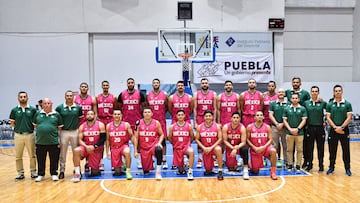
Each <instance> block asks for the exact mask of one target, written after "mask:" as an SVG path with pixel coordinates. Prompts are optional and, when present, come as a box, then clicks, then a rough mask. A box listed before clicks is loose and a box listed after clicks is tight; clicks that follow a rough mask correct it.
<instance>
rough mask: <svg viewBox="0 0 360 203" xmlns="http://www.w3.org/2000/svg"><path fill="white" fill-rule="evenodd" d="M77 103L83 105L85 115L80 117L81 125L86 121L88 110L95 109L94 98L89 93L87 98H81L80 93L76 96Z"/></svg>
mask: <svg viewBox="0 0 360 203" xmlns="http://www.w3.org/2000/svg"><path fill="white" fill-rule="evenodd" d="M74 102H75V104H77V105H79V106H81V109H82V112H83V115H84V116H83V117H81V118H80V121H79V125H81V124H83V123H85V122H86V114H87V112H88V111H90V110H93V109H92V107H93V98H92V97H91V96H90V95H88V96H87V97H86V98H85V99H83V98H81V96H80V95H79V94H78V95H76V96H75V101H74Z"/></svg>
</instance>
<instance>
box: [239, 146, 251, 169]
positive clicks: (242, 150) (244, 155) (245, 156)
mask: <svg viewBox="0 0 360 203" xmlns="http://www.w3.org/2000/svg"><path fill="white" fill-rule="evenodd" d="M240 156H241V158H242V159H243V163H244V165H248V163H249V147H248V146H243V147H241V148H240Z"/></svg>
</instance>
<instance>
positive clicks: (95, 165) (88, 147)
mask: <svg viewBox="0 0 360 203" xmlns="http://www.w3.org/2000/svg"><path fill="white" fill-rule="evenodd" d="M105 139H106V131H105V126H104V124H103V123H102V122H100V121H97V120H95V113H94V111H92V110H90V111H88V112H87V114H86V122H85V123H83V124H82V125H81V126H80V127H79V146H78V147H76V148H75V150H74V155H73V162H74V167H75V174H74V177H73V179H72V181H73V182H75V183H76V182H79V181H80V179H81V173H80V159H83V158H85V157H86V158H88V160H89V167H90V168H91V172H90V176H97V175H100V170H99V165H100V160H101V158H102V157H103V150H104V142H105Z"/></svg>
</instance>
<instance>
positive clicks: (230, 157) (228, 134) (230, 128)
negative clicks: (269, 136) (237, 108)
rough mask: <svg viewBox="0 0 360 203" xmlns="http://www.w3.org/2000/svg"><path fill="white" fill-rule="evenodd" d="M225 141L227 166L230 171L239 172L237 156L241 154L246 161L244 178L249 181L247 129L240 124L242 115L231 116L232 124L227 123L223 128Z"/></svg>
mask: <svg viewBox="0 0 360 203" xmlns="http://www.w3.org/2000/svg"><path fill="white" fill-rule="evenodd" d="M222 134H223V140H224V144H225V146H226V151H225V155H226V166H227V167H228V169H229V171H236V170H237V161H236V155H237V154H239V153H240V155H241V158H242V159H243V161H244V171H243V178H244V179H245V180H248V179H249V171H248V170H249V169H248V160H249V155H248V154H249V153H248V151H249V148H248V147H247V146H246V128H245V127H244V125H243V124H241V123H240V113H239V112H234V113H232V116H231V122H230V123H226V124H225V125H224V126H223V128H222Z"/></svg>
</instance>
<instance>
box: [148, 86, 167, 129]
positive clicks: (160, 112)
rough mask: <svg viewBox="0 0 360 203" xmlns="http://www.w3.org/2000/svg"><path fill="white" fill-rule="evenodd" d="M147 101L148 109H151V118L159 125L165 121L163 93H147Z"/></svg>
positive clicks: (164, 98)
mask: <svg viewBox="0 0 360 203" xmlns="http://www.w3.org/2000/svg"><path fill="white" fill-rule="evenodd" d="M147 101H148V103H149V107H150V108H151V109H152V112H153V118H154V119H156V120H158V121H159V122H160V123H161V122H162V121H165V120H166V106H165V105H166V94H165V92H164V91H162V90H161V91H160V92H159V93H158V94H156V93H154V91H150V92H148V95H147Z"/></svg>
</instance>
